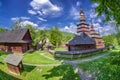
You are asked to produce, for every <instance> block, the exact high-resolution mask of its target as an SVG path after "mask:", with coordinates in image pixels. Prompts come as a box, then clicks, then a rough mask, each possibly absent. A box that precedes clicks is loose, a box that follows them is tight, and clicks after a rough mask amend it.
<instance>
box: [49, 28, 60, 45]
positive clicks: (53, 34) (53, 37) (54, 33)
mask: <svg viewBox="0 0 120 80" xmlns="http://www.w3.org/2000/svg"><path fill="white" fill-rule="evenodd" d="M49 39H50V42H51V43H52V44H53V45H54V46H56V47H58V46H60V45H61V41H62V33H61V31H60V30H59V28H58V27H57V26H55V27H54V28H52V29H50V33H49Z"/></svg>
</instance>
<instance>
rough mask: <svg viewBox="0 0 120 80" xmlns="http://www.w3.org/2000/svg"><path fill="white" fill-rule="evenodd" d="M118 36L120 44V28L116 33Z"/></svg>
mask: <svg viewBox="0 0 120 80" xmlns="http://www.w3.org/2000/svg"><path fill="white" fill-rule="evenodd" d="M116 38H117V40H118V44H119V45H120V30H119V31H118V32H117V33H116Z"/></svg>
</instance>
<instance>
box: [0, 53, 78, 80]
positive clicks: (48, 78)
mask: <svg viewBox="0 0 120 80" xmlns="http://www.w3.org/2000/svg"><path fill="white" fill-rule="evenodd" d="M41 53H44V51H35V52H30V53H28V54H25V55H24V56H25V57H24V59H23V60H24V61H25V60H26V62H30V63H39V64H53V63H54V64H55V63H59V62H56V61H54V60H49V59H47V58H44V57H43V56H41V55H39V54H41ZM45 55H46V56H48V57H50V58H54V57H53V56H52V55H51V54H48V53H45ZM1 56H5V54H2V55H1ZM37 59H38V60H37ZM23 67H24V70H23V72H22V73H21V75H14V74H11V73H10V72H9V71H8V68H7V65H6V63H5V62H4V60H3V59H2V58H1V57H0V80H21V79H22V80H80V79H79V76H78V74H77V72H76V71H75V70H74V69H73V68H72V66H71V65H68V64H63V65H59V66H41V67H36V66H28V65H23Z"/></svg>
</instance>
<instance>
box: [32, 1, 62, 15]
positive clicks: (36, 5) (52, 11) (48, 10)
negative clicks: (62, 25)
mask: <svg viewBox="0 0 120 80" xmlns="http://www.w3.org/2000/svg"><path fill="white" fill-rule="evenodd" d="M30 5H31V7H32V8H33V10H35V11H36V12H37V13H38V12H39V13H40V14H43V15H46V16H48V15H53V16H54V15H57V14H56V13H59V12H60V11H61V10H62V8H61V7H58V6H57V5H54V4H52V3H51V2H50V0H32V1H31V2H30Z"/></svg>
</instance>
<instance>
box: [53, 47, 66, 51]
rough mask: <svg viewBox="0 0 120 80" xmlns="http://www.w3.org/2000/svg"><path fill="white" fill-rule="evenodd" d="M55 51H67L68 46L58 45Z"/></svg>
mask: <svg viewBox="0 0 120 80" xmlns="http://www.w3.org/2000/svg"><path fill="white" fill-rule="evenodd" d="M55 51H66V48H65V47H58V48H55Z"/></svg>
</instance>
